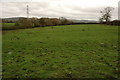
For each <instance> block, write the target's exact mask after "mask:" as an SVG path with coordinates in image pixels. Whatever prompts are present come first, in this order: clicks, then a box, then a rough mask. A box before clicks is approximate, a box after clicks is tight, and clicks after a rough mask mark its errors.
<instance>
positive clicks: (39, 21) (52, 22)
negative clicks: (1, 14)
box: [15, 17, 72, 28]
mask: <svg viewBox="0 0 120 80" xmlns="http://www.w3.org/2000/svg"><path fill="white" fill-rule="evenodd" d="M71 23H72V21H70V20H67V19H66V18H64V17H61V18H59V19H57V18H35V17H33V18H29V19H27V18H22V19H19V20H18V21H17V22H16V23H15V26H16V27H17V26H18V27H20V28H32V27H44V26H57V25H68V24H71Z"/></svg>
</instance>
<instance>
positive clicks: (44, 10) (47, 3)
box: [0, 0, 120, 20]
mask: <svg viewBox="0 0 120 80" xmlns="http://www.w3.org/2000/svg"><path fill="white" fill-rule="evenodd" d="M0 1H1V3H0V6H2V7H1V8H2V9H0V10H1V12H2V17H3V18H5V17H26V16H27V14H26V5H29V16H30V17H38V18H40V17H50V18H59V17H66V18H68V19H79V20H98V19H99V17H100V16H101V14H100V11H101V10H103V9H104V8H105V7H108V6H110V7H114V10H113V12H112V19H118V2H119V1H120V0H14V1H13V0H0Z"/></svg>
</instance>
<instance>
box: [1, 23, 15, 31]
mask: <svg viewBox="0 0 120 80" xmlns="http://www.w3.org/2000/svg"><path fill="white" fill-rule="evenodd" d="M0 24H2V28H3V30H4V29H6V30H7V29H14V27H15V23H0Z"/></svg>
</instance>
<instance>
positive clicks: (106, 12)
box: [99, 7, 114, 23]
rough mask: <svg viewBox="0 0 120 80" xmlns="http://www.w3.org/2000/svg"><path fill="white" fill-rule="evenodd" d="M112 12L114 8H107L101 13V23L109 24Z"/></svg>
mask: <svg viewBox="0 0 120 80" xmlns="http://www.w3.org/2000/svg"><path fill="white" fill-rule="evenodd" d="M112 10H114V8H113V7H106V8H105V9H104V10H103V11H100V13H101V14H102V16H101V18H100V19H99V20H100V22H105V23H107V22H109V21H110V19H111V16H112V15H111V12H112Z"/></svg>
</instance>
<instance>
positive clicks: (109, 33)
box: [2, 24, 118, 78]
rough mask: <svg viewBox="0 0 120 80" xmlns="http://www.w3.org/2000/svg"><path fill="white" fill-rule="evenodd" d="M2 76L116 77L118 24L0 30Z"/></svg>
mask: <svg viewBox="0 0 120 80" xmlns="http://www.w3.org/2000/svg"><path fill="white" fill-rule="evenodd" d="M2 38H3V44H2V45H3V46H2V47H3V58H2V59H3V78H117V74H118V69H117V63H118V61H117V60H118V59H117V58H118V48H117V47H118V26H108V25H101V24H86V25H85V24H81V25H65V26H53V27H40V28H32V29H19V30H11V31H3V35H2Z"/></svg>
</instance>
